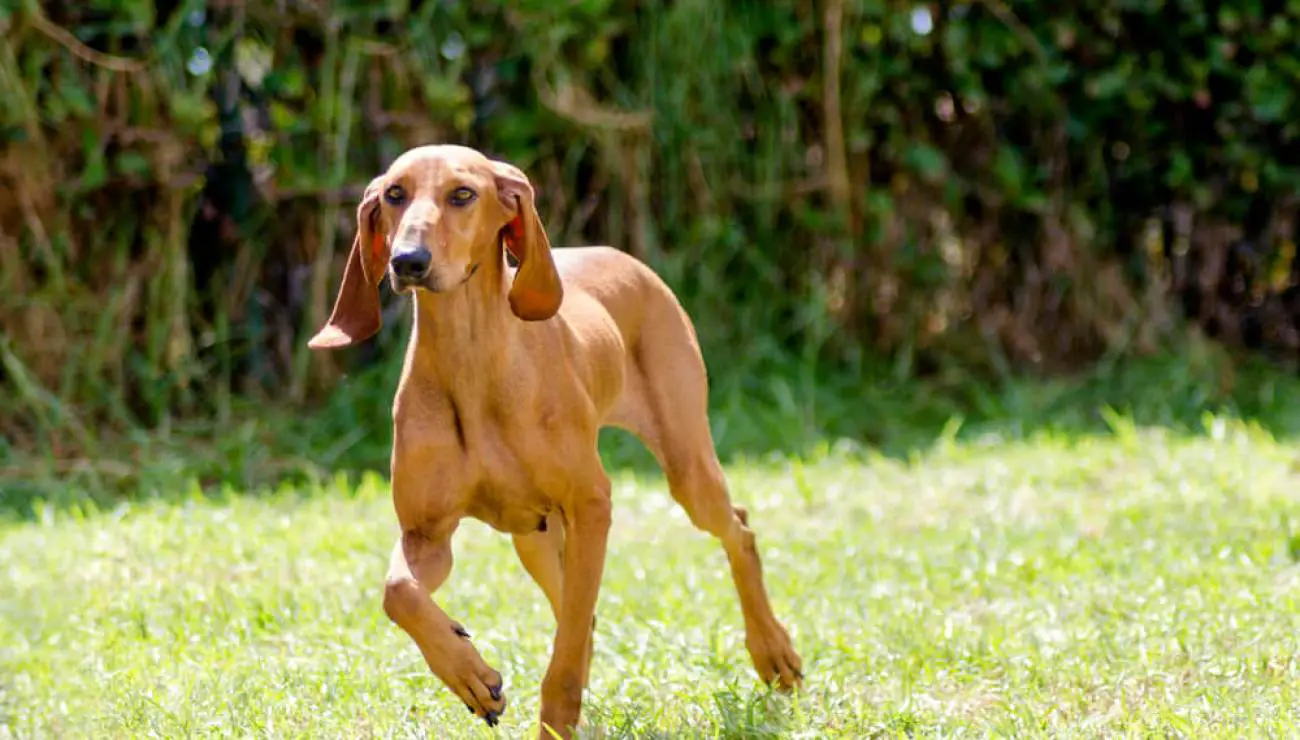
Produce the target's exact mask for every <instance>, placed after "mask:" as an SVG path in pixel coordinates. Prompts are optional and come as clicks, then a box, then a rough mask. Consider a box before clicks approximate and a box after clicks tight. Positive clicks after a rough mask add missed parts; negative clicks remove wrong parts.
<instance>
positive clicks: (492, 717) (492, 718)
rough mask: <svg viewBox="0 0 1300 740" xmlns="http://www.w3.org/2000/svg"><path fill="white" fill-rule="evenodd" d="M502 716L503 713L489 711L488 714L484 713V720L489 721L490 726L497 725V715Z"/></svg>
mask: <svg viewBox="0 0 1300 740" xmlns="http://www.w3.org/2000/svg"><path fill="white" fill-rule="evenodd" d="M500 716H501V715H500V714H498V713H496V712H488V713H487V714H485V715H483V721H484V722H487V726H488V727H496V726H497V717H500Z"/></svg>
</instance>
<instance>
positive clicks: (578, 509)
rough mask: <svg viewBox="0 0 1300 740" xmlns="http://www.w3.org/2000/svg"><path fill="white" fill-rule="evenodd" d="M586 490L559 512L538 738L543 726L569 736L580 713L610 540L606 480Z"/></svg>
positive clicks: (608, 487) (542, 733) (547, 736)
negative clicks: (559, 568) (559, 570)
mask: <svg viewBox="0 0 1300 740" xmlns="http://www.w3.org/2000/svg"><path fill="white" fill-rule="evenodd" d="M585 489H586V490H585V491H580V493H579V496H577V497H575V500H573V501H570V502H568V503H567V505H566V506H565V509H564V518H565V529H566V533H565V538H564V541H565V544H564V586H563V591H564V597H563V598H562V599H561V604H560V619H559V625H558V626H557V629H556V631H555V647H554V649H553V651H552V654H551V664H550V666H549V667H548V668H547V670H546V677H545V678H543V679H542V729H541V733H540V734H539V737H541V738H550V737H552V736H551V735H550V733H548V732H547V729H546V728H547V727H548V726H549V727H550V728H551V729H552V730H554V731H555V732H556V733H557V734H558V735H559V736H560V737H561V738H569V737H572V734H573V731H574V730H575V729H576V727H577V724H578V717H579V715H580V714H581V711H582V691H583V683H584V681H585V678H586V667H587V666H586V664H587V661H588V660H589V652H588V651H589V641H590V640H591V636H592V635H591V629H592V624H593V620H594V619H595V614H596V598H597V596H598V595H599V593H600V580H601V577H602V575H603V573H604V569H605V545H606V541H607V540H608V538H609V526H610V486H609V479H608V478H606V477H605V476H604V474H603V473H602V474H601V475H600V479H599V482H598V483H597V484H595V485H592V486H587V487H585Z"/></svg>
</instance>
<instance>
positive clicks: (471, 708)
mask: <svg viewBox="0 0 1300 740" xmlns="http://www.w3.org/2000/svg"><path fill="white" fill-rule="evenodd" d="M465 708H466V709H468V710H469V713H470V714H476V712H475V711H474V707H471V706H470V705H468V704H466V705H465Z"/></svg>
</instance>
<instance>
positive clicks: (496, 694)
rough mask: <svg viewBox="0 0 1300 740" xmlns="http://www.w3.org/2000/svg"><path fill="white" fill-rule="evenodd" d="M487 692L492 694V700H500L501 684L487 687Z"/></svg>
mask: <svg viewBox="0 0 1300 740" xmlns="http://www.w3.org/2000/svg"><path fill="white" fill-rule="evenodd" d="M488 693H489V694H491V695H492V700H493V701H501V684H497V685H496V686H492V687H489V688H488Z"/></svg>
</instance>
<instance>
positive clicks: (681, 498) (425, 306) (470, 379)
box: [308, 145, 803, 738]
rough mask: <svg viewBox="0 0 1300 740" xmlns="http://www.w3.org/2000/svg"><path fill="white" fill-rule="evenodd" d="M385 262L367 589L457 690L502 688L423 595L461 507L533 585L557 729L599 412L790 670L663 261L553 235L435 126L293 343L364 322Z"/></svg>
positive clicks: (765, 645)
mask: <svg viewBox="0 0 1300 740" xmlns="http://www.w3.org/2000/svg"><path fill="white" fill-rule="evenodd" d="M507 251H508V252H509V253H510V254H512V255H513V256H514V258H515V260H516V261H517V262H518V268H517V269H515V268H512V267H511V266H510V264H509V261H508V260H507V258H506V252H507ZM385 276H387V277H388V279H389V280H390V283H391V285H392V287H393V289H394V291H395V292H397V293H399V294H410V295H411V296H413V303H414V313H415V319H414V326H413V329H412V332H411V336H410V341H409V344H408V346H407V352H406V358H405V363H404V366H403V370H402V375H401V379H400V381H399V383H398V387H397V391H396V396H395V398H394V402H393V450H392V487H393V506H394V509H395V511H396V515H397V521H398V523H399V525H400V529H401V536H400V538H399V540H398V542H397V544H396V545H395V546H394V548H393V551H392V556H391V560H390V563H389V568H388V575H387V578H386V580H385V584H384V595H383V608H384V612H385V613H386V614H387V615H388V617H389V618H390V619H391V620H392V621H393V622H394V623H396V624H397V625H398V626H399V627H401V629H402V630H404V631H405V632H406V633H407V634H409V635H410V637H411V639H413V640H414V642H415V644H416V645H417V646H419V648H420V652H421V653H423V655H424V659H425V662H426V663H428V665H429V669H430V670H431V671H432V672H433V673H434V675H436V676H437V677H438V678H439V679H441V680H442V681H443V683H445V684H446V685H447V686H448V687H449V688H450V689H451V690H452V691H453V692H454V693H455V694H456V695H457V696H458V697H460V699H461V700H462V701H464V702H465V704H466V705H467V706H468V707H469V709H470V711H472V712H473V713H474V714H475V715H477V716H478V717H480V718H482V719H483V720H485V721H486V722H487V724H488V725H491V726H494V725H496V723H497V722H498V719H499V718H500V716H501V714H502V712H503V711H504V710H505V707H506V697H505V695H504V693H503V691H502V679H501V674H500V673H498V672H497V671H495V670H493V669H492V668H491V667H489V666H488V665H487V663H485V662H484V661H483V658H482V657H481V656H480V655H479V653H478V651H477V650H476V649H475V648H474V645H473V644H472V643H471V641H470V635H469V632H467V631H466V629H465V628H464V627H463V626H462V625H461V624H460V623H459V622H456V621H455V620H453V619H452V618H451V617H449V616H448V615H447V614H446V613H445V612H444V611H443V610H442V609H441V608H440V607H439V606H438V604H437V603H436V602H435V601H434V600H433V599H432V594H433V592H435V591H437V589H438V588H439V587H440V586H442V584H443V583H444V582H445V581H446V580H447V577H448V575H449V574H450V573H451V570H452V547H451V538H452V534H453V533H454V532H455V531H456V528H457V526H458V525H459V522H460V521H461V520H462V519H463V518H465V517H473V518H475V519H478V520H480V521H482V522H484V523H486V524H487V525H489V526H490V527H492V528H494V529H496V530H498V531H500V532H504V533H507V534H510V535H511V536H512V538H513V540H514V546H515V550H516V552H517V553H518V555H519V559H520V561H521V562H522V563H523V565H524V568H525V570H526V571H527V572H528V573H529V574H530V575H531V576H532V578H533V579H534V580H536V582H537V584H538V585H539V586H540V587H541V589H542V591H543V592H544V593H545V595H546V598H547V600H548V601H549V602H550V606H551V610H552V612H553V613H554V615H555V620H556V624H557V627H556V633H555V642H554V645H553V649H552V654H551V660H550V664H549V665H548V667H547V670H546V675H545V677H544V678H543V680H542V685H541V712H540V714H541V716H540V720H541V723H542V726H541V730H540V734H539V737H543V738H546V737H550V736H551V735H550V734H549V733H548V731H547V728H548V727H549V728H550V729H551V730H553V731H554V732H555V733H557V734H559V736H560V737H563V738H568V737H571V736H572V733H573V732H574V731H575V728H576V726H577V724H578V720H579V715H580V713H581V706H582V695H583V691H584V688H585V686H586V684H587V675H588V670H589V667H590V662H591V640H592V635H593V631H594V627H595V609H596V599H597V592H598V591H599V588H600V582H601V577H602V574H603V571H604V561H605V551H606V542H607V539H608V533H609V528H610V518H611V503H610V481H609V478H608V476H607V475H606V473H605V470H604V469H603V467H602V465H601V461H600V457H599V455H598V453H597V444H596V443H597V435H598V433H599V431H600V429H601V428H603V427H606V426H614V427H619V428H622V429H626V430H628V431H630V432H632V433H633V434H634V435H636V436H637V437H638V438H640V439H641V441H642V442H643V443H644V444H645V445H646V447H648V448H649V449H650V451H651V452H652V453H653V454H654V456H655V458H656V459H657V460H658V462H659V464H660V466H661V467H662V468H663V470H664V472H665V474H666V477H667V480H668V486H669V489H670V491H671V493H672V496H673V498H674V499H675V500H676V501H677V502H678V503H679V504H681V506H682V507H683V508H685V510H686V513H687V514H688V515H689V517H690V520H691V522H692V523H693V524H694V526H696V527H697V528H699V529H701V530H703V531H705V532H707V533H709V534H711V535H713V536H714V537H716V538H718V539H719V540H720V541H721V543H722V546H723V547H724V548H725V550H726V553H727V559H728V561H729V563H730V566H731V575H732V579H733V580H734V582H735V586H736V590H737V592H738V594H739V597H740V605H741V608H742V611H743V613H744V620H745V644H746V647H747V648H748V650H749V654H750V657H751V658H752V660H753V663H754V666H755V669H756V670H757V672H758V675H759V677H760V678H761V679H762V680H763V681H764V682H767V683H773V682H775V683H776V684H777V685H778V687H779V688H781V689H792V688H794V687H796V686H798V685H799V683H800V682H801V680H802V678H803V676H802V673H801V666H802V663H801V660H800V658H799V655H798V654H797V653H796V652H795V649H794V646H793V644H792V643H791V640H790V635H789V633H788V632H787V630H786V628H785V627H784V626H783V625H782V624H781V623H780V622H779V621H777V618H776V616H775V615H774V614H773V612H772V606H771V604H770V603H769V601H768V596H767V590H766V587H765V585H764V583H763V572H762V564H761V563H760V561H759V555H758V550H757V549H756V547H755V542H754V533H753V532H752V531H751V530H750V528H749V523H748V515H747V514H746V511H745V509H744V508H742V507H740V506H735V505H733V504H732V503H731V501H730V497H729V494H728V491H727V483H726V480H725V478H724V476H723V471H722V466H721V464H720V463H719V462H718V457H717V453H716V451H715V449H714V445H713V437H712V433H711V432H710V429H709V420H708V410H707V402H708V382H707V378H706V373H705V366H704V360H703V357H702V356H701V354H700V348H699V344H698V341H697V339H696V335H695V329H694V326H693V325H692V323H691V320H690V318H689V317H688V316H687V314H686V312H685V311H684V310H683V309H682V307H681V304H680V303H679V302H678V300H677V298H676V296H675V295H674V294H673V292H672V290H671V289H669V287H668V286H667V285H666V284H665V283H664V282H663V280H661V279H660V278H659V277H658V276H657V275H656V274H655V273H654V272H653V271H652V270H651V269H650V268H649V267H648V266H647V265H645V264H644V263H643V262H641V261H639V260H637V259H636V258H634V257H632V256H630V255H628V254H626V253H623V252H621V251H618V250H616V249H613V248H610V247H570V248H564V249H556V250H554V251H553V250H552V249H551V245H550V241H549V239H548V238H547V235H546V230H545V229H544V228H543V226H542V222H541V219H540V218H539V217H538V214H537V206H536V204H535V202H534V193H533V187H532V185H531V183H530V182H529V180H528V177H527V176H526V175H525V174H524V173H523V172H522V171H521V170H519V169H518V168H517V167H515V166H513V165H511V164H508V163H505V162H500V161H495V160H492V159H489V158H488V157H486V156H485V155H483V154H482V153H481V152H479V151H477V150H474V149H470V148H466V147H461V146H452V145H437V146H421V147H417V148H413V149H410V150H408V151H406V152H405V153H404V154H402V155H401V156H400V157H398V158H397V159H396V160H395V161H394V162H393V163H392V165H391V166H390V167H389V168H388V171H387V172H386V173H384V174H383V175H381V176H379V177H377V178H375V179H374V180H372V181H371V182H370V184H369V186H368V187H367V188H366V190H365V193H364V196H363V198H362V201H361V204H360V205H359V207H358V209H357V233H356V238H355V240H354V241H353V243H352V249H351V252H350V253H349V255H348V261H347V264H346V267H345V269H344V273H343V279H342V283H341V285H340V286H339V290H338V295H337V297H336V299H335V303H334V308H333V310H332V312H331V314H330V317H329V319H328V321H327V323H326V324H325V326H324V327H323V328H321V329H320V331H319V332H318V333H317V334H316V335H315V336H314V337H312V339H311V340H310V341H309V343H308V344H309V346H310V347H312V348H313V349H338V348H342V347H348V346H350V345H353V344H356V343H358V342H362V341H364V340H366V339H368V338H370V337H371V336H373V335H374V334H375V333H376V332H377V331H379V328H380V325H381V321H382V319H381V314H380V303H379V286H380V283H381V282H382V281H383V279H384V278H385Z"/></svg>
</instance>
